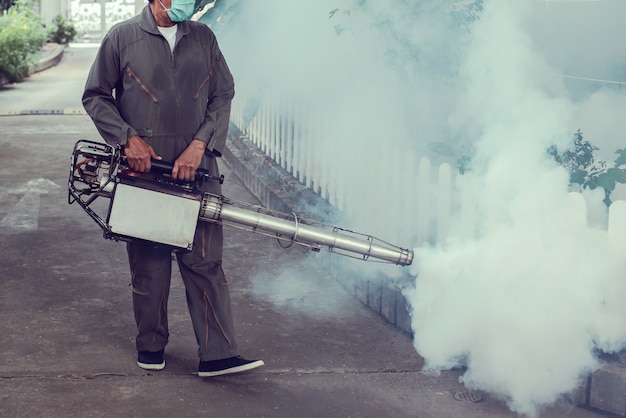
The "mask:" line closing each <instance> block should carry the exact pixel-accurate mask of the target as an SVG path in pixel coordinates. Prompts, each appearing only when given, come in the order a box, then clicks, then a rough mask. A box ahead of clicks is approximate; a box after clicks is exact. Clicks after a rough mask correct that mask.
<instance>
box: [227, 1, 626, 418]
mask: <svg viewBox="0 0 626 418" xmlns="http://www.w3.org/2000/svg"><path fill="white" fill-rule="evenodd" d="M240 3H241V2H240ZM625 12H626V2H621V1H619V0H613V1H611V0H606V1H589V2H587V1H558V2H557V1H538V0H485V1H480V0H475V1H472V0H454V1H453V0H447V1H446V0H429V1H426V0H422V1H418V0H409V1H406V0H389V1H383V0H359V1H357V0H355V1H348V0H345V1H342V0H322V1H317V2H293V1H287V0H266V1H263V2H246V4H245V5H242V6H241V10H240V13H239V17H238V18H237V20H236V22H235V23H236V25H233V26H232V27H228V28H225V29H224V32H223V33H222V35H223V36H221V35H220V33H218V36H221V37H220V42H221V45H222V48H223V50H224V53H225V55H226V57H227V59H228V60H229V64H230V66H231V69H232V70H233V73H234V74H235V77H236V79H237V80H239V88H241V89H248V88H253V89H255V90H256V91H258V92H259V95H261V96H262V95H263V94H265V93H266V92H269V91H271V92H273V94H276V95H280V96H282V97H288V98H291V99H297V100H299V101H301V102H303V103H306V104H307V106H308V108H309V109H311V112H312V113H314V114H316V115H318V116H317V117H319V119H320V120H321V121H323V123H321V124H320V128H319V129H320V131H321V133H322V134H321V135H320V140H319V141H320V143H319V144H318V145H319V147H320V149H321V150H322V151H323V152H321V154H320V158H319V159H320V161H322V162H321V163H320V164H321V165H320V169H322V170H333V171H334V173H335V174H336V175H337V178H342V179H345V180H344V181H345V183H346V185H347V186H346V187H349V188H350V189H353V190H359V191H361V193H357V195H360V196H367V195H369V194H371V193H373V192H374V193H377V194H378V195H379V197H380V200H381V201H382V202H383V204H386V205H393V204H394V202H395V201H396V200H395V197H396V196H397V195H398V194H399V193H402V194H408V195H409V196H410V195H411V194H412V191H413V190H415V185H414V184H411V183H410V182H409V183H407V184H405V183H402V181H403V178H402V176H399V175H397V173H398V172H399V170H400V168H401V166H402V164H403V162H401V161H400V162H399V161H392V160H387V159H385V156H386V155H388V150H390V149H402V150H404V151H405V153H406V154H407V156H410V157H411V158H413V160H414V161H417V160H418V159H419V158H420V157H422V156H428V157H429V158H431V159H433V161H435V162H442V161H447V162H449V163H451V164H453V165H454V163H455V158H456V157H458V156H459V155H461V154H466V153H467V154H468V155H471V157H472V160H471V161H472V162H471V173H469V174H468V175H467V176H465V179H466V182H467V183H469V186H468V187H472V189H471V191H472V193H471V194H472V196H473V197H474V199H475V201H476V214H477V219H478V220H479V222H478V225H476V226H472V228H474V229H475V230H476V235H475V236H472V237H468V236H461V235H458V236H457V235H456V234H455V231H461V230H463V231H465V230H467V226H466V225H460V224H453V225H452V228H451V234H450V237H449V238H448V239H447V240H446V241H445V242H440V243H437V244H436V245H421V246H419V247H417V248H416V250H415V251H416V259H415V262H414V265H413V267H412V269H411V274H412V275H413V276H414V277H415V285H414V286H413V287H411V288H410V289H408V290H407V291H406V292H405V296H406V297H407V300H408V301H409V303H410V305H411V311H412V325H413V331H414V335H415V338H414V344H415V348H416V350H417V352H418V353H419V354H420V355H421V356H423V357H424V359H425V360H426V368H427V369H428V370H431V371H433V372H437V371H440V370H445V369H449V368H452V367H456V366H465V367H466V372H465V373H464V374H463V377H462V380H463V382H464V383H465V384H466V385H467V386H468V387H470V388H474V389H480V390H484V391H488V392H490V393H492V394H493V395H495V396H500V397H501V398H502V399H503V400H504V401H506V402H507V403H508V404H509V406H510V407H511V409H513V410H515V411H517V412H519V413H521V414H526V415H529V416H533V415H537V414H538V413H540V411H541V408H542V407H543V406H545V405H548V404H551V403H553V402H555V401H557V400H558V399H559V398H560V397H561V396H564V395H567V394H571V393H572V391H574V390H575V389H576V388H577V387H578V385H579V384H580V382H581V379H582V378H583V377H584V376H585V375H586V374H587V373H589V372H591V371H593V370H595V369H596V368H597V367H599V365H600V362H601V361H600V360H599V358H598V355H597V352H598V351H606V352H612V351H616V350H619V349H621V348H623V347H624V345H625V344H626V334H625V332H626V323H625V322H626V307H625V305H624V304H623V303H622V301H621V299H620V298H619V295H623V294H626V293H625V291H626V289H625V287H626V284H625V282H624V280H623V279H624V277H626V266H625V262H624V259H625V257H624V255H625V254H626V248H624V245H623V240H622V242H621V243H615V242H610V241H608V240H607V239H606V231H605V227H606V225H605V222H606V208H605V207H604V205H603V203H602V202H601V199H602V198H603V196H602V193H586V194H585V198H581V197H580V196H579V195H571V194H570V193H569V192H570V189H569V185H568V173H567V172H566V171H565V170H564V169H563V168H562V167H559V166H557V165H556V164H555V163H554V161H552V160H551V159H550V158H548V157H547V155H546V149H547V148H548V147H550V146H551V145H557V146H559V147H561V148H566V147H567V146H568V145H569V144H570V143H571V139H572V135H573V133H574V132H576V131H577V130H578V129H580V130H581V131H582V132H583V133H584V134H585V138H587V139H589V140H590V141H591V142H592V143H593V144H594V145H597V146H599V147H600V150H601V151H600V152H601V155H600V156H599V157H600V158H602V159H605V160H607V161H608V162H609V163H610V162H612V159H613V158H614V155H613V152H614V151H615V150H616V149H618V148H624V140H623V137H622V133H623V132H625V128H626V126H625V123H624V121H623V120H624V118H623V114H624V111H625V110H626V97H625V94H624V92H623V91H622V90H621V89H620V84H619V83H615V81H620V80H626V71H625V70H626V69H625V68H624V65H623V62H624V58H625V56H626V48H625V47H624V44H623V42H621V40H622V39H624V37H625V35H626V33H624V32H625V31H626V27H624V25H622V24H621V22H620V21H619V17H620V16H624V14H625ZM250 86H252V87H250ZM433 143H439V144H444V145H445V146H446V147H447V149H449V150H453V151H454V153H452V154H453V156H452V158H449V156H445V155H440V154H437V153H435V152H433V148H432V144H433ZM372 155H373V156H377V157H378V159H377V160H376V166H375V167H372V166H371V165H366V163H365V162H364V161H371V160H366V159H365V158H363V156H372ZM446 158H447V160H446ZM371 171H375V173H377V174H379V175H378V176H374V177H373V179H369V180H368V181H366V182H364V181H363V178H362V174H363V173H366V172H371ZM375 179H378V180H375ZM411 181H412V180H411ZM613 198H614V199H619V198H622V199H624V198H626V196H625V195H624V189H623V188H621V189H620V188H619V187H618V189H617V190H616V191H615V193H614V195H613ZM585 199H586V202H585V201H584V200H585ZM353 205H355V206H356V207H357V208H358V209H357V210H355V212H358V216H359V217H360V218H361V219H363V220H366V219H370V220H372V219H376V220H380V219H381V218H380V214H381V210H382V209H381V207H377V206H376V205H372V204H364V203H363V202H353ZM353 207H354V206H353ZM585 208H587V209H585ZM411 210H414V208H413V207H410V208H408V211H409V213H410V211H411ZM455 219H459V218H455ZM393 222H394V219H384V221H383V220H380V221H379V222H375V223H369V224H368V223H366V222H364V223H363V224H362V225H363V226H364V227H365V228H367V231H368V232H373V233H378V231H372V230H371V229H372V228H380V231H383V232H384V231H386V230H389V229H402V228H403V226H404V225H393ZM457 222H460V221H457ZM405 229H406V228H405ZM407 236H413V235H410V234H409V235H407Z"/></svg>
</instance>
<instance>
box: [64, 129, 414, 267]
mask: <svg viewBox="0 0 626 418" xmlns="http://www.w3.org/2000/svg"><path fill="white" fill-rule="evenodd" d="M172 167H173V164H171V163H165V162H162V161H152V169H151V171H150V173H137V172H135V171H132V170H131V169H130V168H129V167H128V165H127V162H126V158H125V156H124V155H123V150H122V148H121V147H112V146H110V145H107V144H103V143H99V142H93V141H88V140H79V141H78V142H76V144H75V146H74V151H73V154H72V161H71V167H70V174H69V182H68V189H69V196H68V202H69V203H70V204H72V203H75V202H76V203H78V204H79V205H80V206H81V207H82V208H83V209H84V210H85V212H87V214H88V215H89V216H90V217H91V218H92V219H93V220H94V221H95V222H96V223H97V224H98V225H99V226H100V227H101V228H102V230H103V232H104V237H105V238H107V239H112V240H116V241H131V242H144V243H150V244H155V245H163V246H168V247H171V248H172V250H178V251H190V250H191V249H192V245H193V237H194V234H195V229H196V225H197V222H198V221H202V222H214V223H219V224H222V225H229V226H233V227H237V228H240V229H244V230H247V231H250V232H255V233H259V234H262V235H266V236H269V237H273V238H276V239H278V240H279V241H280V242H283V243H286V244H288V245H290V244H291V243H296V244H298V245H301V246H304V247H308V248H311V249H312V250H314V251H320V250H322V249H325V250H327V251H330V252H333V253H337V254H340V255H344V256H348V257H353V258H358V259H362V260H365V261H379V262H386V263H392V264H397V265H401V266H408V265H410V264H411V263H412V261H413V251H411V250H408V249H404V248H400V247H397V246H395V245H392V244H389V243H388V242H385V241H383V240H380V239H378V238H375V237H373V236H371V235H366V234H361V233H358V232H354V231H350V230H348V229H345V228H340V227H336V226H331V225H327V224H325V223H322V222H318V221H316V220H313V219H309V218H305V217H300V216H298V215H296V214H295V213H291V214H289V213H283V212H277V211H273V210H268V209H266V208H263V207H261V206H257V205H251V204H248V203H244V202H239V201H235V200H231V199H228V198H227V197H225V196H222V195H218V194H213V193H208V192H202V191H201V186H202V184H203V183H204V182H209V181H218V182H220V183H223V181H224V177H223V176H214V175H212V174H211V173H209V172H208V171H206V170H203V169H198V170H197V171H196V177H195V180H194V181H192V182H181V181H178V180H175V179H173V178H172V177H171V171H172ZM98 198H106V199H110V202H109V204H108V212H107V214H106V216H105V217H104V218H103V217H101V216H100V215H99V214H98V213H97V211H96V209H94V207H93V206H95V205H94V202H95V201H96V200H97V199H98Z"/></svg>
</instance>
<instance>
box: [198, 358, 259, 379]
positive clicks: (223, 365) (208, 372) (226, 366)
mask: <svg viewBox="0 0 626 418" xmlns="http://www.w3.org/2000/svg"><path fill="white" fill-rule="evenodd" d="M263 365H265V363H263V360H246V359H245V358H243V357H240V356H237V357H230V358H225V359H223V360H212V361H201V362H200V367H198V376H200V377H212V376H221V375H223V374H232V373H241V372H245V371H248V370H252V369H256V368H257V367H261V366H263Z"/></svg>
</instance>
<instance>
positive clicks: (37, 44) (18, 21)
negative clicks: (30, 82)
mask: <svg viewBox="0 0 626 418" xmlns="http://www.w3.org/2000/svg"><path fill="white" fill-rule="evenodd" d="M46 37H47V33H46V30H45V28H44V27H43V25H42V24H41V20H40V19H39V16H37V15H36V14H35V13H33V11H32V8H31V4H30V2H27V1H25V0H22V1H16V2H15V4H14V5H13V6H12V7H11V8H10V9H9V10H7V11H6V12H4V13H2V14H1V15H0V73H2V74H4V75H5V76H6V77H7V78H8V79H9V80H10V81H19V80H21V79H23V78H24V77H25V76H27V75H28V68H29V66H30V65H31V64H32V63H33V62H34V57H35V54H36V53H37V52H39V51H40V50H41V46H42V44H43V42H44V41H45V39H46Z"/></svg>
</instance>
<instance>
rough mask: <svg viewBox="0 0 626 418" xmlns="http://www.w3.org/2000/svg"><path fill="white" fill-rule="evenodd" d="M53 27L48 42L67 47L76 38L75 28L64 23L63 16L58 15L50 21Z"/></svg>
mask: <svg viewBox="0 0 626 418" xmlns="http://www.w3.org/2000/svg"><path fill="white" fill-rule="evenodd" d="M52 24H53V25H54V26H55V27H54V29H51V30H50V34H49V35H48V40H49V41H50V42H56V43H57V44H62V45H67V44H69V43H70V42H72V41H73V40H74V37H75V36H76V28H75V27H74V25H72V24H71V23H68V22H66V21H65V19H64V18H63V16H61V15H58V16H56V17H55V18H54V20H53V21H52Z"/></svg>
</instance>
